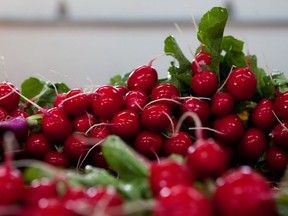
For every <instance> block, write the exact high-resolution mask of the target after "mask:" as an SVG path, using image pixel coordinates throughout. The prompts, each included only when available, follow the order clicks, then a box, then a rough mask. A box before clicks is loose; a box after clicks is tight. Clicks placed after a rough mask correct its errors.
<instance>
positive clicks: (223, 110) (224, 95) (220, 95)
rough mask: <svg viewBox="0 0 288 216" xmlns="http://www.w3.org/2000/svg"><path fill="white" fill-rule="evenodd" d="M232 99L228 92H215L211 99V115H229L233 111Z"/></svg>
mask: <svg viewBox="0 0 288 216" xmlns="http://www.w3.org/2000/svg"><path fill="white" fill-rule="evenodd" d="M234 105H235V102H234V98H233V97H232V95H231V94H229V93H228V92H222V91H217V92H215V94H214V95H213V96H212V98H211V102H210V109H211V113H212V114H214V115H216V116H225V115H228V114H231V113H232V112H233V109H234Z"/></svg>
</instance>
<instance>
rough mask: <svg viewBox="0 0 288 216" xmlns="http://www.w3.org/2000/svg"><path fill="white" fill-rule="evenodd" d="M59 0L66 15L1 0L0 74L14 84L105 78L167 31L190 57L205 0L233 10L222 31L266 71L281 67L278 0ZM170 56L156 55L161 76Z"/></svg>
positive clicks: (43, 4) (140, 59) (148, 55)
mask: <svg viewBox="0 0 288 216" xmlns="http://www.w3.org/2000/svg"><path fill="white" fill-rule="evenodd" d="M63 2H64V4H65V5H66V16H65V17H66V19H65V20H59V13H58V11H59V8H58V6H59V4H58V3H59V1H56V0H1V1H0V56H3V58H4V60H3V59H2V62H1V63H0V78H1V80H4V79H8V80H9V81H11V82H13V83H15V84H16V85H18V86H19V85H20V84H21V82H22V81H23V80H24V79H26V78H28V77H29V76H38V77H41V78H44V79H47V80H52V81H63V82H65V83H67V84H68V85H70V86H71V87H73V86H84V85H89V84H91V83H93V84H106V83H107V82H108V81H109V78H110V77H111V76H113V75H115V74H123V73H125V72H128V71H130V70H132V69H133V68H135V67H137V66H139V65H141V64H146V63H147V62H148V61H149V60H150V59H152V58H153V57H155V56H157V55H159V54H162V53H163V47H164V43H163V42H164V39H165V38H166V37H167V36H168V35H170V34H172V35H174V36H175V38H176V39H177V41H178V42H179V44H180V46H181V47H182V48H183V51H184V52H185V53H186V55H187V57H188V58H189V59H192V58H193V56H192V55H191V54H190V52H189V48H191V49H192V50H194V49H195V48H196V47H197V46H198V45H199V43H198V41H197V38H196V31H195V28H194V26H193V24H192V18H191V17H192V15H193V16H195V18H196V20H198V19H199V17H201V16H202V15H203V14H204V13H205V12H206V11H207V10H209V9H210V8H211V7H212V6H225V5H226V4H227V2H228V3H232V5H231V6H232V9H233V10H232V11H231V17H230V20H229V24H228V25H227V27H226V32H225V34H231V35H233V36H235V37H237V38H239V39H241V40H244V41H245V44H246V48H247V49H249V51H250V53H252V54H256V55H257V56H258V60H259V65H260V66H262V67H264V68H266V69H267V71H271V70H273V69H279V70H282V71H284V72H286V73H287V74H288V63H287V62H288V61H287V60H288V58H287V50H288V43H287V38H288V13H286V11H287V7H288V2H287V3H286V1H285V0H274V1H270V0H257V1H256V0H255V1H253V2H252V1H247V0H241V1H240V0H239V1H220V0H218V1H209V0H202V1H197V2H196V1H195V2H194V1H189V0H181V1H180V0H178V1H177V0H173V1H172V0H170V1H167V0H165V1H164V0H158V1H155V0H154V1H152V0H149V1H136V0H125V1H124V0H113V1H112V0H109V1H108V0H107V1H96V0H81V1H76V0H70V1H68V0H67V1H63ZM256 2H257V3H256ZM64 15H65V14H64ZM1 20H2V21H1ZM174 23H178V24H179V26H180V27H181V29H182V32H183V35H182V34H180V33H179V31H177V29H176V27H175V25H174ZM169 61H170V59H169V58H167V57H161V58H159V59H158V60H157V61H155V64H154V66H155V67H156V68H157V69H158V71H159V73H160V76H165V75H166V69H167V68H168V64H169Z"/></svg>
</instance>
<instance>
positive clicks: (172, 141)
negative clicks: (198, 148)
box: [164, 131, 193, 156]
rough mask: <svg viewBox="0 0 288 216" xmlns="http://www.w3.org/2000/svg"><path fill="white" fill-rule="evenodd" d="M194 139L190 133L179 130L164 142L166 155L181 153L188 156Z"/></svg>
mask: <svg viewBox="0 0 288 216" xmlns="http://www.w3.org/2000/svg"><path fill="white" fill-rule="evenodd" d="M192 144H193V141H192V138H191V136H190V134H188V133H186V132H184V131H179V132H178V133H175V134H174V135H172V137H169V138H167V139H166V141H165V143H164V151H165V153H166V155H171V154H179V155H182V156H186V155H187V152H188V148H189V147H190V146H192Z"/></svg>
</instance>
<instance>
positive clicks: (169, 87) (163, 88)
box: [150, 83, 180, 110]
mask: <svg viewBox="0 0 288 216" xmlns="http://www.w3.org/2000/svg"><path fill="white" fill-rule="evenodd" d="M179 97H180V92H179V90H178V88H177V87H176V86H175V85H173V84H170V83H160V84H158V85H156V86H155V87H154V88H153V89H152V92H151V94H150V99H151V101H159V102H157V103H162V104H164V105H166V106H168V107H169V108H170V109H171V110H172V109H174V108H176V107H177V105H178V104H179V103H180V102H178V100H179ZM166 99H167V100H166ZM171 100H172V101H171ZM177 102H178V103H177Z"/></svg>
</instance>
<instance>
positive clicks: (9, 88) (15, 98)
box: [0, 82, 20, 112]
mask: <svg viewBox="0 0 288 216" xmlns="http://www.w3.org/2000/svg"><path fill="white" fill-rule="evenodd" d="M19 103H20V95H19V90H18V88H16V87H15V86H14V85H13V84H12V83H9V82H2V83H0V107H2V108H4V109H5V110H6V111H7V112H10V111H12V110H15V109H16V108H17V107H18V105H19Z"/></svg>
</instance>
